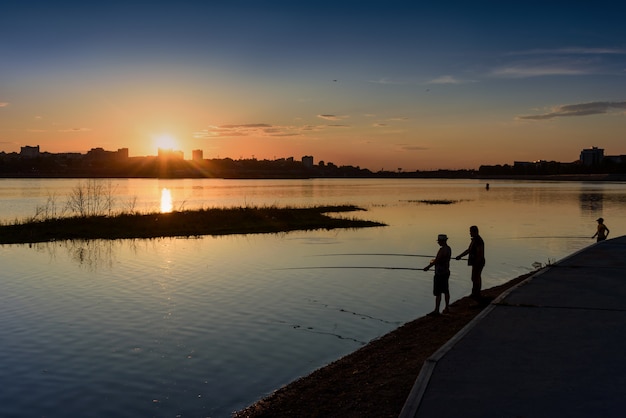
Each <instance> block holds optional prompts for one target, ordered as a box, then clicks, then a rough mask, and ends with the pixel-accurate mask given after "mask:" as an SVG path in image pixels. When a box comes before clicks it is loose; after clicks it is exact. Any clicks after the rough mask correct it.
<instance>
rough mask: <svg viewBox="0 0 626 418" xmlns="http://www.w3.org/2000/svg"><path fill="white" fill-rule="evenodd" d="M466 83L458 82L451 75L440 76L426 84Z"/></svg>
mask: <svg viewBox="0 0 626 418" xmlns="http://www.w3.org/2000/svg"><path fill="white" fill-rule="evenodd" d="M462 83H467V81H463V80H459V79H458V78H456V77H453V76H451V75H442V76H440V77H437V78H434V79H432V80H430V81H429V82H428V83H427V84H462Z"/></svg>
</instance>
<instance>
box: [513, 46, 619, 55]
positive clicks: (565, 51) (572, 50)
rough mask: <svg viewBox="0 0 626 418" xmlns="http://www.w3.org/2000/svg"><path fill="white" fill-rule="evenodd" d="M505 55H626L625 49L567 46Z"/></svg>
mask: <svg viewBox="0 0 626 418" xmlns="http://www.w3.org/2000/svg"><path fill="white" fill-rule="evenodd" d="M506 55H513V56H515V55H626V49H622V48H582V47H569V48H555V49H529V50H526V51H514V52H509V53H507V54H506Z"/></svg>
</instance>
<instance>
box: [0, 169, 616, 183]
mask: <svg viewBox="0 0 626 418" xmlns="http://www.w3.org/2000/svg"><path fill="white" fill-rule="evenodd" d="M469 172H471V171H469ZM131 178H132V179H168V180H172V179H176V180H184V179H218V180H312V179H360V178H363V179H430V180H432V179H461V180H483V181H486V180H523V181H606V182H626V174H537V175H533V174H520V175H515V174H503V175H497V174H493V175H483V174H479V173H477V172H473V173H472V174H468V170H461V171H458V172H457V171H448V170H439V171H420V172H403V173H394V172H385V173H370V174H358V175H337V176H332V175H331V176H317V175H306V174H298V175H286V174H281V173H277V174H275V175H268V174H262V173H258V174H255V173H241V174H238V175H230V176H175V175H172V176H163V177H160V176H150V175H123V174H120V175H111V174H102V175H99V174H96V173H93V174H89V175H87V174H74V175H71V174H68V175H63V174H58V175H54V176H53V175H35V174H33V175H6V174H0V179H16V180H17V179H24V180H26V179H49V180H57V179H131Z"/></svg>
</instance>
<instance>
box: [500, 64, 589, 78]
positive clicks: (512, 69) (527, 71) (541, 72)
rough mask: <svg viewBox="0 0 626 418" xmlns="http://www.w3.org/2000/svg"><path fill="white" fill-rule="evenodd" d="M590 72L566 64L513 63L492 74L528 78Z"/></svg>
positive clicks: (502, 76) (503, 76)
mask: <svg viewBox="0 0 626 418" xmlns="http://www.w3.org/2000/svg"><path fill="white" fill-rule="evenodd" d="M589 73H590V72H589V70H584V69H580V68H568V67H565V66H550V65H545V66H542V65H537V66H526V65H512V66H508V67H502V68H497V69H495V70H494V71H493V72H492V73H491V75H492V76H494V77H501V78H528V77H545V76H554V75H584V74H589Z"/></svg>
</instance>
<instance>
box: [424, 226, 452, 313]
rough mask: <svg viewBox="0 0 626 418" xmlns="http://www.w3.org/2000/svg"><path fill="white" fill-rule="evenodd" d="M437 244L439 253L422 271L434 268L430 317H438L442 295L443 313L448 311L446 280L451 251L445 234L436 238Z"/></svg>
mask: <svg viewBox="0 0 626 418" xmlns="http://www.w3.org/2000/svg"><path fill="white" fill-rule="evenodd" d="M437 243H438V244H439V247H440V248H439V251H437V255H436V256H435V258H434V259H433V260H431V262H430V264H429V265H427V266H426V267H424V271H428V270H429V269H430V268H431V267H432V266H435V277H434V279H433V295H434V296H435V310H434V311H432V312H431V313H429V314H428V315H430V316H436V315H439V307H440V305H441V294H442V293H443V295H444V298H445V304H446V307H445V309H444V310H443V313H444V314H445V313H448V312H449V311H450V288H449V286H448V279H449V278H450V258H451V257H452V250H451V249H450V247H449V246H448V236H447V235H446V234H439V235H438V236H437Z"/></svg>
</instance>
